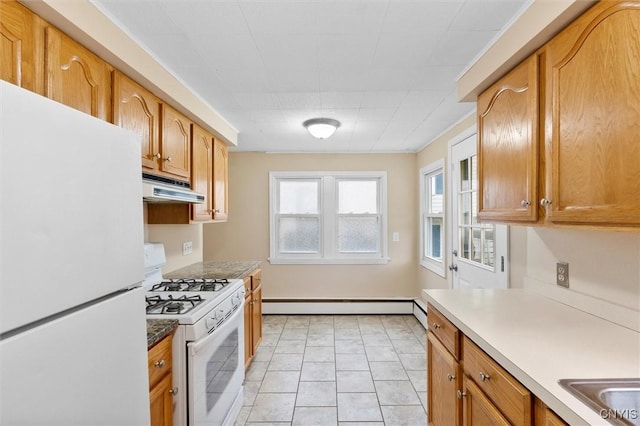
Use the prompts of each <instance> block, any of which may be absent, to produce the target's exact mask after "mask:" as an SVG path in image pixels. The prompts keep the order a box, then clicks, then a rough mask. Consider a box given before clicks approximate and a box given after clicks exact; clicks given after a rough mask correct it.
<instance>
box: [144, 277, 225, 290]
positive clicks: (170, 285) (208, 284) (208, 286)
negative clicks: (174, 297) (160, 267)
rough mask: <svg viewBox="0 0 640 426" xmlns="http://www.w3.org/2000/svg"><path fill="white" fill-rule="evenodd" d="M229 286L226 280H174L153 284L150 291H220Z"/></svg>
mask: <svg viewBox="0 0 640 426" xmlns="http://www.w3.org/2000/svg"><path fill="white" fill-rule="evenodd" d="M228 284H229V280H228V279H226V278H225V279H194V278H178V279H176V278H174V279H171V280H163V281H162V282H160V283H159V284H154V285H153V286H152V287H151V291H154V292H161V291H220V290H222V289H223V288H224V287H225V286H226V285H228Z"/></svg>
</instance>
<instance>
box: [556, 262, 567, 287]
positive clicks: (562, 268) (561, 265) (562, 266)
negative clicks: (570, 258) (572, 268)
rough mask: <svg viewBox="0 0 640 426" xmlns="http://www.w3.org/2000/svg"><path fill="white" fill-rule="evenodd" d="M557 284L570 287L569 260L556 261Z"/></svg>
mask: <svg viewBox="0 0 640 426" xmlns="http://www.w3.org/2000/svg"><path fill="white" fill-rule="evenodd" d="M556 284H558V285H559V286H562V287H566V288H569V264H568V263H567V262H558V263H556Z"/></svg>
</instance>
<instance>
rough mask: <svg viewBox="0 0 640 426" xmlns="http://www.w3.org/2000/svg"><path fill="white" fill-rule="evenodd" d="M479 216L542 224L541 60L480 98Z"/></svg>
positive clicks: (521, 67) (528, 63)
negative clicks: (539, 153)
mask: <svg viewBox="0 0 640 426" xmlns="http://www.w3.org/2000/svg"><path fill="white" fill-rule="evenodd" d="M477 109H478V179H479V181H480V182H481V185H480V186H479V187H478V202H479V205H478V217H479V218H480V219H481V220H486V219H490V220H501V221H526V222H535V221H537V220H538V202H537V200H538V150H539V144H538V60H537V56H535V55H534V56H531V57H530V58H529V59H527V60H526V61H524V62H523V63H521V64H520V65H518V66H517V67H516V68H515V69H513V70H512V71H511V72H510V73H509V74H507V75H505V76H504V77H502V78H501V79H500V80H499V81H498V82H497V83H495V84H494V85H493V86H491V87H490V88H489V89H487V90H486V91H485V92H483V93H482V94H481V95H480V96H479V97H478V108H477Z"/></svg>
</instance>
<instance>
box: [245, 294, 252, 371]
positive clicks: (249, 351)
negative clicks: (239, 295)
mask: <svg viewBox="0 0 640 426" xmlns="http://www.w3.org/2000/svg"><path fill="white" fill-rule="evenodd" d="M251 328H252V327H251V292H250V291H249V292H248V293H247V294H246V296H245V298H244V368H245V369H246V368H247V367H249V363H250V362H251V358H252V357H253V344H252V339H251Z"/></svg>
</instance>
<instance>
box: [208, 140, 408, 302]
mask: <svg viewBox="0 0 640 426" xmlns="http://www.w3.org/2000/svg"><path fill="white" fill-rule="evenodd" d="M415 158H416V157H415V154H356V155H353V154H265V153H250V152H232V153H231V154H230V155H229V203H230V204H229V220H228V222H226V223H215V224H207V225H204V232H203V235H204V238H203V245H204V258H205V260H259V261H261V262H262V269H263V280H262V282H263V297H265V298H378V297H380V298H393V297H415V296H417V295H418V291H417V287H416V286H415V281H416V276H415V272H416V264H417V258H416V255H415V252H416V247H417V241H416V220H417V212H416V210H417V202H416V198H415V194H416V184H417V180H416V177H415V176H416V172H415V170H416V164H415ZM358 170H360V171H386V172H387V185H388V215H389V218H388V233H389V235H388V237H389V257H390V258H391V261H390V262H389V263H388V264H385V265H271V264H270V263H269V262H268V260H267V258H268V256H269V180H268V178H269V172H270V171H358ZM393 232H399V233H400V241H398V242H393V241H391V238H390V236H391V235H392V233H393Z"/></svg>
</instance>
